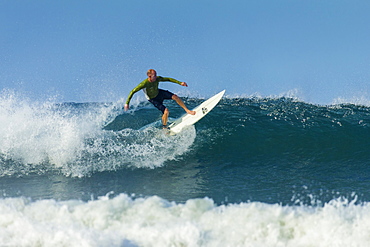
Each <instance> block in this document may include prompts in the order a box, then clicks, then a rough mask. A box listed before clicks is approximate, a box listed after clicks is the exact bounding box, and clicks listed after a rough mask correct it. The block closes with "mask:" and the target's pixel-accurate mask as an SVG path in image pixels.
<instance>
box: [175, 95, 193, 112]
mask: <svg viewBox="0 0 370 247" xmlns="http://www.w3.org/2000/svg"><path fill="white" fill-rule="evenodd" d="M172 99H173V100H174V101H176V103H177V104H178V105H179V106H181V107H182V108H183V109H184V110H185V111H186V113H187V114H190V115H195V111H191V110H189V109H188V108H187V107H186V105H185V104H184V102H183V101H182V100H181V99H180V97H179V96H177V95H176V94H174V95H172Z"/></svg>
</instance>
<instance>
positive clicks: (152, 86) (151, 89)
mask: <svg viewBox="0 0 370 247" xmlns="http://www.w3.org/2000/svg"><path fill="white" fill-rule="evenodd" d="M146 74H147V76H148V78H147V79H145V80H144V81H142V82H141V83H140V84H139V85H137V86H136V87H135V88H134V89H132V90H131V92H130V94H129V95H128V97H127V100H126V104H125V111H127V110H128V109H129V108H130V107H129V104H130V100H131V98H132V96H133V95H134V94H135V93H136V92H138V91H140V90H141V89H143V91H144V93H145V96H146V97H147V99H148V100H149V102H150V103H152V104H153V105H154V106H155V107H156V108H157V109H158V110H160V111H161V112H162V114H163V115H162V124H163V127H164V128H166V127H167V120H168V115H169V114H170V111H169V110H168V109H167V107H165V106H164V105H163V101H164V100H165V99H173V100H174V101H176V103H177V104H178V105H179V106H181V107H182V108H183V109H184V110H185V111H186V113H188V114H190V115H195V111H191V110H189V109H188V108H187V107H186V105H185V104H184V102H183V101H182V100H181V99H180V98H179V97H178V96H177V95H176V94H173V93H171V92H170V91H167V90H162V89H158V86H159V82H161V81H170V82H173V83H177V84H179V85H181V86H184V87H187V86H188V84H186V82H180V81H178V80H176V79H173V78H169V77H162V76H157V72H156V71H155V70H154V69H150V70H148V71H147V73H146Z"/></svg>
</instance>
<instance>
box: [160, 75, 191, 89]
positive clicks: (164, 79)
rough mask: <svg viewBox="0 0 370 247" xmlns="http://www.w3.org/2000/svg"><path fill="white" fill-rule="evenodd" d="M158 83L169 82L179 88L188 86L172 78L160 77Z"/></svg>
mask: <svg viewBox="0 0 370 247" xmlns="http://www.w3.org/2000/svg"><path fill="white" fill-rule="evenodd" d="M159 81H170V82H173V83H177V84H179V85H181V86H185V85H186V87H187V86H188V85H187V84H186V83H185V82H181V81H178V80H176V79H174V78H171V77H160V79H159ZM184 83H185V85H183V84H184Z"/></svg>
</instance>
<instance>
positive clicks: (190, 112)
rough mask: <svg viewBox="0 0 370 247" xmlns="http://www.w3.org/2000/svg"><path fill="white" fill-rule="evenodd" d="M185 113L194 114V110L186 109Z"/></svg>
mask: <svg viewBox="0 0 370 247" xmlns="http://www.w3.org/2000/svg"><path fill="white" fill-rule="evenodd" d="M186 113H187V114H190V115H195V113H196V112H195V111H190V110H188V111H186Z"/></svg>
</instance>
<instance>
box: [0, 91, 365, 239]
mask: <svg viewBox="0 0 370 247" xmlns="http://www.w3.org/2000/svg"><path fill="white" fill-rule="evenodd" d="M204 100H205V99H203V98H184V101H185V102H186V104H187V105H189V107H190V108H192V107H195V106H196V105H198V104H200V103H201V102H203V101H204ZM123 105H124V100H119V101H117V102H107V103H89V102H86V103H72V102H66V103H58V102H55V100H53V99H50V100H48V101H44V102H37V101H32V100H30V99H27V97H25V96H23V95H18V94H16V93H14V92H9V91H6V90H3V91H2V92H1V94H0V192H1V193H0V246H370V230H369V229H370V208H369V202H370V184H369V179H370V171H369V169H368V166H369V163H370V159H369V158H370V154H369V152H368V150H369V147H370V145H369V142H368V138H369V134H370V128H369V126H370V107H369V106H366V105H361V104H349V103H343V102H341V103H337V104H333V105H326V106H322V105H315V104H310V103H306V102H304V101H301V100H299V99H296V98H290V97H267V98H263V97H239V98H232V97H225V98H224V99H223V100H221V102H220V103H219V105H217V106H216V107H215V108H214V110H212V112H210V113H209V114H208V115H207V116H206V117H205V118H204V119H202V120H201V121H199V122H198V123H197V124H196V125H195V126H191V127H189V128H187V129H185V130H184V131H183V132H181V133H180V134H179V135H176V136H169V135H166V133H165V132H164V131H163V130H162V129H160V128H158V127H157V125H158V126H159V125H160V114H159V112H158V111H157V110H156V109H155V108H154V107H152V106H151V105H150V104H149V103H147V102H138V103H137V104H134V105H133V107H132V109H131V110H130V111H128V112H124V111H123ZM167 105H168V107H169V108H170V109H171V117H172V118H175V117H177V116H181V115H182V114H183V112H182V109H181V108H179V107H178V106H177V105H176V104H173V103H172V102H169V103H168V104H167ZM172 120H173V119H172ZM153 123H154V124H153Z"/></svg>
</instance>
